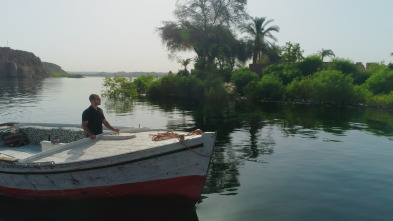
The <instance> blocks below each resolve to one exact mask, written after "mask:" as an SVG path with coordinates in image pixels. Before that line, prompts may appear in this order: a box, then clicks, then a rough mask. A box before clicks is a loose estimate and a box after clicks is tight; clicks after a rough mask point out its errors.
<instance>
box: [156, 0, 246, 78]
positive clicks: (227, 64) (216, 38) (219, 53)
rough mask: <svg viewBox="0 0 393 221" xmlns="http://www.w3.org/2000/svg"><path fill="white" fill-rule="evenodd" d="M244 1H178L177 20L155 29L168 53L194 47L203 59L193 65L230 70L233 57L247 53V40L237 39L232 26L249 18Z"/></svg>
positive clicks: (234, 60) (204, 68)
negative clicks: (214, 66) (212, 65)
mask: <svg viewBox="0 0 393 221" xmlns="http://www.w3.org/2000/svg"><path fill="white" fill-rule="evenodd" d="M246 4H247V1H245V0H222V1H220V2H217V1H216V0H205V1H203V2H200V1H198V0H190V1H178V2H177V3H176V10H175V12H174V14H175V19H176V21H170V22H164V23H163V24H164V26H162V27H159V28H158V32H159V34H160V37H161V39H162V42H163V43H164V44H165V45H166V47H167V49H168V50H169V51H170V52H171V53H177V52H181V51H187V50H194V52H195V53H196V55H197V60H202V61H203V62H201V63H200V64H199V66H198V68H195V69H199V70H203V71H207V70H208V69H209V68H210V65H211V64H215V65H216V66H217V67H218V68H219V69H228V68H229V69H230V70H232V69H231V67H232V68H233V66H234V64H235V62H236V61H245V60H246V59H247V58H248V57H249V56H248V55H246V54H247V53H246V54H245V53H244V52H245V51H247V50H246V49H245V48H246V47H247V44H244V42H242V41H241V40H238V39H236V36H235V34H234V32H233V29H232V28H233V27H235V26H238V25H240V24H242V23H243V22H244V21H245V19H247V18H248V14H247V13H246V9H245V6H246ZM206 73H209V72H204V73H203V74H206ZM204 79H206V78H204Z"/></svg>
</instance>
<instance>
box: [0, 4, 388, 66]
mask: <svg viewBox="0 0 393 221" xmlns="http://www.w3.org/2000/svg"><path fill="white" fill-rule="evenodd" d="M175 6H176V0H0V47H7V46H8V47H10V48H12V49H15V50H23V51H29V52H32V53H34V54H35V55H36V56H38V57H40V58H41V60H42V61H45V62H51V63H55V64H57V65H59V66H61V67H62V68H63V69H64V70H65V71H68V72H82V71H90V72H100V71H104V72H119V71H125V72H169V71H172V72H177V71H178V70H179V69H181V68H182V67H181V65H180V64H179V63H178V62H177V60H176V59H175V60H171V59H169V58H168V51H167V50H166V48H165V46H164V45H163V44H162V42H161V39H160V37H159V34H158V32H157V31H156V29H157V28H158V27H160V26H162V22H163V21H174V20H175V18H174V16H173V11H174V10H175ZM247 11H248V13H249V14H250V15H251V16H253V17H266V18H267V19H273V20H274V21H273V22H272V23H271V25H277V26H279V27H280V32H279V33H275V36H276V38H277V39H278V41H277V42H276V44H277V45H279V46H284V45H285V43H286V42H292V43H299V45H300V47H301V49H302V50H304V54H303V55H304V56H309V55H312V54H316V53H317V52H318V51H320V50H321V49H330V50H332V51H333V52H334V54H335V55H336V57H339V58H343V59H349V60H351V61H353V62H363V63H364V64H365V63H367V62H378V63H380V62H384V63H385V64H388V63H390V62H393V56H391V53H392V52H393V25H392V21H393V13H392V11H393V1H392V0H248V3H247ZM178 56H179V57H180V58H181V59H186V58H193V57H194V56H195V54H194V53H192V52H189V53H182V54H179V55H178Z"/></svg>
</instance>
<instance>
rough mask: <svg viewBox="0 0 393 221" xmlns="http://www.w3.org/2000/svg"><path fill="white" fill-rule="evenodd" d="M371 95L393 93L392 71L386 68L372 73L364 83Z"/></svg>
mask: <svg viewBox="0 0 393 221" xmlns="http://www.w3.org/2000/svg"><path fill="white" fill-rule="evenodd" d="M365 84H366V86H367V88H368V89H369V90H370V91H371V92H372V93H373V94H375V95H376V94H388V93H390V92H391V91H393V71H391V70H389V69H388V68H387V67H385V68H383V69H380V70H379V71H378V72H377V73H374V74H373V75H371V77H369V78H368V79H367V80H366V82H365Z"/></svg>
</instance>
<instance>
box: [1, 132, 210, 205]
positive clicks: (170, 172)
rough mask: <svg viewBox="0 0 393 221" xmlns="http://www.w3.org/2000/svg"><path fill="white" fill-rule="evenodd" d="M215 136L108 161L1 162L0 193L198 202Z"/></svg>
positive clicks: (51, 197) (49, 197)
mask: <svg viewBox="0 0 393 221" xmlns="http://www.w3.org/2000/svg"><path fill="white" fill-rule="evenodd" d="M214 140H215V134H214V133H210V134H204V135H202V136H201V137H200V139H193V140H192V141H190V142H189V145H187V144H186V145H182V147H181V148H177V146H179V145H178V144H174V146H173V148H172V149H171V148H167V149H171V151H169V152H165V153H159V154H156V155H151V156H147V157H142V158H138V159H135V158H133V155H132V154H125V155H122V156H118V157H111V158H110V159H109V161H105V163H104V164H103V163H97V162H101V161H102V159H101V161H97V160H91V161H84V162H75V163H64V164H50V163H42V164H41V163H33V164H28V163H27V164H25V165H24V164H22V163H20V164H12V165H8V164H7V165H6V164H2V165H0V194H1V195H3V196H7V197H12V198H18V199H28V200H55V201H58V200H81V199H106V198H118V197H155V198H157V197H159V198H166V199H172V200H176V201H182V202H186V203H187V204H190V205H193V204H195V203H196V202H197V201H198V199H199V197H200V195H201V192H202V190H203V187H204V184H205V181H206V177H207V173H208V169H209V164H210V160H211V156H212V153H213V148H214ZM167 146H168V145H167ZM169 147H170V146H169ZM128 158H129V159H128ZM117 159H119V160H117ZM102 162H104V161H102Z"/></svg>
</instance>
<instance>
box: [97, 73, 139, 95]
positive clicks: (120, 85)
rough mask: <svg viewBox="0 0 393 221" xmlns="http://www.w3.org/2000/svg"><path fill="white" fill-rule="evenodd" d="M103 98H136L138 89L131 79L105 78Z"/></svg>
mask: <svg viewBox="0 0 393 221" xmlns="http://www.w3.org/2000/svg"><path fill="white" fill-rule="evenodd" d="M103 86H104V88H105V90H104V92H103V94H102V95H103V96H106V97H109V98H125V97H135V96H137V95H138V92H137V87H136V85H135V84H134V82H133V79H132V78H131V77H119V76H116V77H113V78H112V77H105V79H104V82H103Z"/></svg>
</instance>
